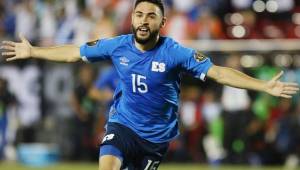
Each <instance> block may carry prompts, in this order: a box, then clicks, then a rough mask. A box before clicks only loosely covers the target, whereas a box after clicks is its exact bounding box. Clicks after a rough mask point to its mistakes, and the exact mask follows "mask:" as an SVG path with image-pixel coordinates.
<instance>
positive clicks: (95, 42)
mask: <svg viewBox="0 0 300 170" xmlns="http://www.w3.org/2000/svg"><path fill="white" fill-rule="evenodd" d="M98 41H99V40H94V41H90V42H87V43H86V44H87V45H88V46H94V45H96V44H97V42H98Z"/></svg>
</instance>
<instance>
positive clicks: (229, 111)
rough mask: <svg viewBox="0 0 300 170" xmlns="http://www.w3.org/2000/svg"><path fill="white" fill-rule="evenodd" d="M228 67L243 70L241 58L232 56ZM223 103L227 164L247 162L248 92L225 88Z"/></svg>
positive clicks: (227, 63)
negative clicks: (245, 156)
mask: <svg viewBox="0 0 300 170" xmlns="http://www.w3.org/2000/svg"><path fill="white" fill-rule="evenodd" d="M226 66H228V67H231V68H234V69H237V70H241V69H242V68H241V65H240V57H239V56H237V55H231V56H230V57H229V58H227V60H226ZM221 103H222V106H223V109H224V113H223V118H224V143H223V146H224V148H225V150H226V159H225V161H226V162H227V163H242V162H243V161H245V158H243V156H244V152H245V145H246V136H245V125H247V124H248V118H249V116H248V115H249V107H250V104H251V103H250V97H249V96H248V94H247V91H246V90H243V89H237V88H233V87H228V86H224V87H223V92H222V97H221Z"/></svg>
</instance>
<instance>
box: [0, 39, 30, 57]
mask: <svg viewBox="0 0 300 170" xmlns="http://www.w3.org/2000/svg"><path fill="white" fill-rule="evenodd" d="M19 37H20V39H21V42H13V41H3V42H2V45H1V47H0V49H3V50H5V52H2V56H4V57H7V58H6V61H13V60H18V59H26V58H30V56H31V49H32V45H31V44H30V43H29V42H28V40H27V39H26V38H24V37H23V36H22V35H19Z"/></svg>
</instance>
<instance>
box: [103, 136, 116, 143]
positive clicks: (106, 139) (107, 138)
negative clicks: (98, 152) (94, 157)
mask: <svg viewBox="0 0 300 170" xmlns="http://www.w3.org/2000/svg"><path fill="white" fill-rule="evenodd" d="M114 137H115V134H108V135H106V136H104V138H103V140H102V143H103V142H105V141H109V140H112V139H113V138H114Z"/></svg>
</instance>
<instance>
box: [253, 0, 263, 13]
mask: <svg viewBox="0 0 300 170" xmlns="http://www.w3.org/2000/svg"><path fill="white" fill-rule="evenodd" d="M252 8H253V10H254V11H255V12H259V13H260V12H264V11H265V9H266V4H265V2H264V1H262V0H257V1H255V2H254V3H253V5H252Z"/></svg>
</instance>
